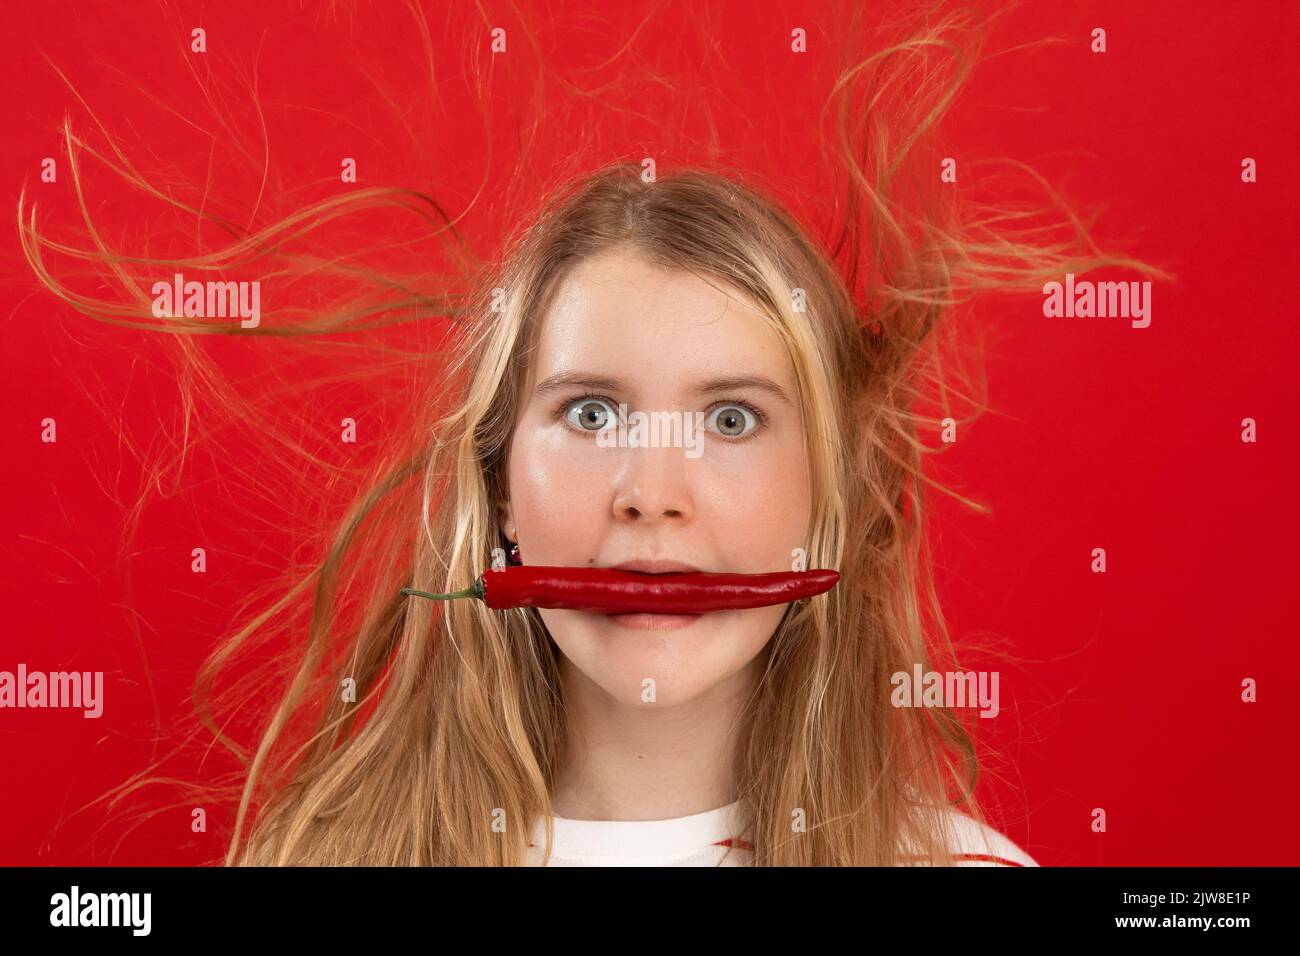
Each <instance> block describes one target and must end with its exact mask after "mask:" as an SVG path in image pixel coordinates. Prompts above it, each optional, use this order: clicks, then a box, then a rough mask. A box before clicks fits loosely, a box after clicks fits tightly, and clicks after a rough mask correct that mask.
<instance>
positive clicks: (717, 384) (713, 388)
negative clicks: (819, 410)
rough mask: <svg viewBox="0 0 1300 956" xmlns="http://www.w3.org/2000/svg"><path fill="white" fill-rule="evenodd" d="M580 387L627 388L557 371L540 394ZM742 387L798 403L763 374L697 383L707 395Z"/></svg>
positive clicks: (612, 381)
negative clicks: (755, 389) (759, 390)
mask: <svg viewBox="0 0 1300 956" xmlns="http://www.w3.org/2000/svg"><path fill="white" fill-rule="evenodd" d="M576 387H581V388H590V389H600V390H601V391H606V392H618V391H623V390H624V389H625V386H624V384H623V382H621V381H619V380H618V379H616V378H609V377H607V376H604V375H596V374H593V373H591V372H556V373H555V374H554V375H549V376H547V377H546V378H545V379H543V380H542V382H541V383H540V384H539V385H538V386H537V389H536V393H537V394H538V395H545V394H546V393H548V392H555V391H559V390H561V389H565V388H576ZM738 388H757V389H761V390H762V391H765V392H768V393H769V394H771V395H773V396H775V397H776V398H777V399H779V400H780V401H783V402H785V403H786V404H787V405H790V406H791V407H793V406H794V401H793V400H792V399H791V398H790V395H789V393H788V392H786V390H785V389H783V388H782V387H781V386H780V385H778V384H777V383H776V382H774V381H772V380H771V379H770V378H765V377H764V376H762V375H729V376H725V377H723V378H711V379H708V380H706V381H703V382H700V383H698V384H697V385H696V386H695V390H696V391H698V392H700V393H701V394H704V395H710V394H716V393H718V392H730V391H734V390H735V389H738Z"/></svg>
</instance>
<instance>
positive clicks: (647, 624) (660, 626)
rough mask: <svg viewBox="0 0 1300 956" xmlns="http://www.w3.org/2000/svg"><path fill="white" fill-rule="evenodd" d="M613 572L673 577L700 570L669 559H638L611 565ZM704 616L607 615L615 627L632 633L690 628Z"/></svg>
mask: <svg viewBox="0 0 1300 956" xmlns="http://www.w3.org/2000/svg"><path fill="white" fill-rule="evenodd" d="M610 570H612V571H629V572H631V573H633V574H645V575H673V574H690V573H692V572H698V571H699V570H700V569H699V568H697V567H695V566H694V565H692V564H686V563H684V562H681V561H671V560H667V559H654V560H651V559H638V560H635V561H624V562H622V563H621V564H615V565H611V567H610ZM703 616H704V614H703V613H700V614H653V613H646V612H639V613H635V614H607V615H605V618H606V620H608V621H609V622H610V623H611V624H613V625H614V626H615V627H620V628H625V629H627V630H632V631H676V630H680V629H682V628H684V627H690V626H691V625H692V624H694V623H695V622H696V621H698V620H699V619H700V618H702V617H703Z"/></svg>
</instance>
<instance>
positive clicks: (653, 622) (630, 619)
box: [606, 614, 704, 631]
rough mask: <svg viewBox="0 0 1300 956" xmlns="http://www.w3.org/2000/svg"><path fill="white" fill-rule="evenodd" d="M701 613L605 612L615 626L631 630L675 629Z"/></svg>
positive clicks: (695, 618)
mask: <svg viewBox="0 0 1300 956" xmlns="http://www.w3.org/2000/svg"><path fill="white" fill-rule="evenodd" d="M703 616H704V615H703V614H607V615H606V617H608V618H609V620H610V622H611V623H612V624H614V625H616V626H617V627H625V628H627V629H629V630H632V631H677V630H680V629H681V628H683V627H690V626H691V625H692V624H694V623H695V622H696V621H698V620H699V619H700V618H702V617H703Z"/></svg>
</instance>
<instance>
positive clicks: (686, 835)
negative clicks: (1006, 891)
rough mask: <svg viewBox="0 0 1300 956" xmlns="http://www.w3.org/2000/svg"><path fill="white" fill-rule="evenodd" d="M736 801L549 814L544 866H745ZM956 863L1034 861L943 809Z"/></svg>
mask: <svg viewBox="0 0 1300 956" xmlns="http://www.w3.org/2000/svg"><path fill="white" fill-rule="evenodd" d="M739 810H740V802H739V801H737V802H735V803H731V804H728V805H727V806H725V807H718V808H717V809H716V810H706V811H705V812H703V813H695V814H691V815H690V816H686V817H674V818H672V819H670V820H633V821H628V820H570V819H568V818H567V817H552V821H553V825H554V839H553V842H552V844H551V857H550V860H549V861H548V863H547V865H548V866H748V865H749V864H750V862H751V861H752V856H751V854H750V852H749V849H748V844H746V843H744V841H737V842H736V844H735V846H734V848H732V849H731V852H730V853H728V852H727V849H728V846H729V845H730V842H731V836H732V835H733V834H735V833H737V832H738V831H739V828H740V827H739ZM947 812H948V814H949V819H950V820H951V822H952V830H953V834H954V837H955V841H956V846H955V847H954V851H955V852H956V853H957V854H958V859H957V865H959V866H1038V863H1037V862H1035V861H1034V859H1033V858H1032V857H1030V856H1029V854H1028V853H1026V852H1025V851H1024V850H1022V849H1021V848H1020V847H1019V846H1017V845H1016V844H1015V843H1013V842H1012V841H1011V840H1010V839H1008V838H1007V837H1006V836H1004V835H1003V834H1001V833H999V832H998V831H997V830H994V829H993V828H991V827H988V826H984V825H983V824H981V823H978V822H977V821H976V820H975V819H973V818H972V817H969V816H967V815H966V814H964V813H960V812H959V811H956V810H949V811H947ZM545 843H546V827H545V825H544V823H543V821H541V820H538V821H537V823H536V825H535V826H534V828H533V833H532V837H531V842H530V843H529V850H528V860H527V864H526V865H528V866H541V862H542V849H543V847H544V846H545Z"/></svg>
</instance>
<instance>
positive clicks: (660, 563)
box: [610, 558, 699, 574]
mask: <svg viewBox="0 0 1300 956" xmlns="http://www.w3.org/2000/svg"><path fill="white" fill-rule="evenodd" d="M610 570H611V571H640V572H641V573H642V574H673V573H680V572H688V571H699V568H697V567H695V566H693V565H690V564H684V563H682V562H681V561H669V560H667V559H664V558H658V559H654V560H651V559H647V558H638V559H637V560H635V561H624V562H623V563H622V564H615V565H612V566H611V568H610Z"/></svg>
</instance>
